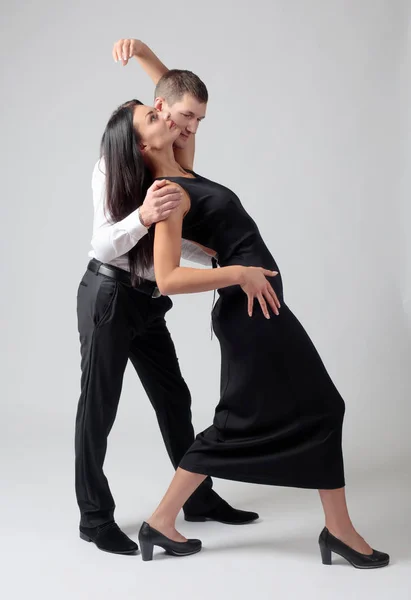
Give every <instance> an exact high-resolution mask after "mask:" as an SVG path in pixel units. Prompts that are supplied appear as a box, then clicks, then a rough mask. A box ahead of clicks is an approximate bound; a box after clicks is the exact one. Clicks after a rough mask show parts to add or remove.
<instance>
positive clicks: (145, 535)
mask: <svg viewBox="0 0 411 600" xmlns="http://www.w3.org/2000/svg"><path fill="white" fill-rule="evenodd" d="M138 539H139V541H140V548H141V558H142V559H143V560H144V561H147V560H153V549H154V546H160V547H161V548H163V549H164V550H165V551H166V552H167V554H172V555H173V556H189V555H190V554H195V553H196V552H200V550H201V541H200V540H195V539H194V540H187V541H186V542H174V541H173V540H170V539H169V538H168V537H166V536H165V535H163V534H162V533H160V532H159V531H157V530H156V529H153V527H150V525H149V524H148V523H146V522H145V521H144V523H143V524H142V526H141V528H140V531H139V533H138Z"/></svg>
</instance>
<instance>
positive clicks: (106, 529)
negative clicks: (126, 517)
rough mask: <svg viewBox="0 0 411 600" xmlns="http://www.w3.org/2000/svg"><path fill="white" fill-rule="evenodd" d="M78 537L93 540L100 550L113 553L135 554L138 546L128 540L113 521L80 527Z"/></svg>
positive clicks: (87, 540) (88, 540)
mask: <svg viewBox="0 0 411 600" xmlns="http://www.w3.org/2000/svg"><path fill="white" fill-rule="evenodd" d="M80 537H81V539H82V540H85V541H86V542H94V543H95V544H96V546H97V548H99V549H100V550H104V552H112V553H113V554H137V551H138V546H137V544H136V543H135V542H133V540H130V538H129V537H127V536H126V534H125V533H124V532H123V531H121V529H120V527H119V526H118V525H117V523H115V522H114V521H110V522H109V523H104V524H103V525H99V526H98V527H82V526H81V525H80Z"/></svg>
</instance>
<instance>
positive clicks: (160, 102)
mask: <svg viewBox="0 0 411 600" xmlns="http://www.w3.org/2000/svg"><path fill="white" fill-rule="evenodd" d="M165 103H166V101H165V100H164V98H162V97H161V96H158V97H157V98H156V99H155V100H154V108H155V109H156V110H160V111H162V110H163V108H164V104H165Z"/></svg>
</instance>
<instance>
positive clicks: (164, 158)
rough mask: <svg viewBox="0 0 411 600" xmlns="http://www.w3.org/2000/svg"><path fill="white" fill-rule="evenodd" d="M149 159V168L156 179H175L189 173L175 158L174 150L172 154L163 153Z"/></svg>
mask: <svg viewBox="0 0 411 600" xmlns="http://www.w3.org/2000/svg"><path fill="white" fill-rule="evenodd" d="M147 158H148V161H147V163H148V167H149V169H150V171H151V174H152V175H153V178H154V179H155V178H156V177H173V176H178V175H185V174H186V173H187V171H185V170H184V169H183V168H182V167H181V166H180V165H179V164H178V162H177V161H176V159H175V158H174V152H173V150H172V149H171V152H167V153H164V152H161V154H160V153H157V154H156V155H152V156H150V157H147Z"/></svg>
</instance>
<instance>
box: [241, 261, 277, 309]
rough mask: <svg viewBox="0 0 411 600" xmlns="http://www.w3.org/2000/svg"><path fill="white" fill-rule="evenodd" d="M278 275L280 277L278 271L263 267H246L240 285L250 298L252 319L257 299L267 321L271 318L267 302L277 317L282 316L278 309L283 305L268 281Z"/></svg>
mask: <svg viewBox="0 0 411 600" xmlns="http://www.w3.org/2000/svg"><path fill="white" fill-rule="evenodd" d="M276 275H278V271H269V270H268V269H263V268H262V267H244V270H243V274H242V281H241V283H240V285H241V288H242V290H243V291H244V292H245V293H246V294H247V297H248V307H247V309H248V315H249V316H250V317H251V316H252V315H253V306H254V300H255V298H257V300H258V301H259V303H260V306H261V310H262V311H263V314H264V316H265V317H266V318H267V319H269V318H270V313H269V312H268V308H267V302H268V304H269V305H270V306H271V308H272V309H273V311H274V313H275V314H276V315H279V314H280V313H279V310H278V309H279V308H280V306H281V305H280V302H279V300H278V298H277V294H276V293H275V291H274V290H273V288H272V287H271V284H270V282H269V281H268V280H267V277H275V276H276Z"/></svg>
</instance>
